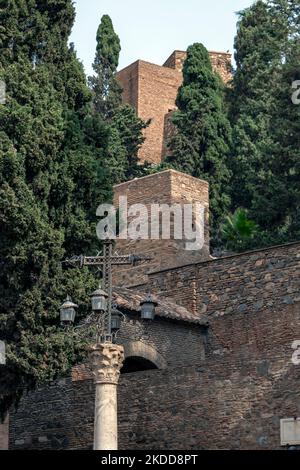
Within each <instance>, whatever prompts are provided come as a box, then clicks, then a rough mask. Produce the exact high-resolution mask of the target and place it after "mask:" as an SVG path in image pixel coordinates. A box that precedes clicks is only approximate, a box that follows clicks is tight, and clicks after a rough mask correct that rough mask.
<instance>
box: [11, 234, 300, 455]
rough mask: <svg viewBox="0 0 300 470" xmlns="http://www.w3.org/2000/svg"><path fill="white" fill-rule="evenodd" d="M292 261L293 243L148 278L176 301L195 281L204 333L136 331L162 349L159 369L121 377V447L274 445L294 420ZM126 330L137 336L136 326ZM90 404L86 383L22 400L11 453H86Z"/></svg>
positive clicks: (158, 325) (299, 409) (159, 328)
mask: <svg viewBox="0 0 300 470" xmlns="http://www.w3.org/2000/svg"><path fill="white" fill-rule="evenodd" d="M299 263H300V243H297V244H296V243H295V244H290V245H286V246H280V247H273V248H270V249H265V250H260V251H256V252H251V253H245V254H242V255H237V256H233V257H228V258H225V259H218V260H212V261H209V262H204V263H200V264H196V265H190V266H186V267H181V268H180V269H179V268H176V269H169V270H167V271H164V273H162V272H156V273H153V274H152V275H150V282H151V284H152V288H156V289H157V291H160V292H164V293H165V295H166V296H172V297H174V298H176V299H177V301H178V303H179V302H182V303H183V304H185V305H189V300H188V297H189V295H190V294H191V287H190V284H191V283H193V286H194V287H193V288H192V289H194V288H195V285H196V289H197V296H198V297H197V303H198V307H199V314H200V310H201V306H202V311H203V312H204V311H205V313H206V314H207V315H208V317H209V320H210V327H209V329H208V331H207V332H206V335H205V337H203V331H202V332H201V333H200V330H199V328H198V327H192V326H189V325H187V324H186V325H185V326H184V328H183V329H182V327H180V328H178V326H179V325H180V324H179V323H176V322H168V321H167V320H165V321H162V320H160V319H156V321H155V322H154V323H153V324H152V326H151V332H150V333H149V332H148V333H146V334H145V332H143V335H144V336H143V341H145V342H148V341H149V344H151V345H152V346H154V347H155V348H160V344H161V345H162V344H164V346H163V347H164V348H166V349H165V350H164V351H163V349H160V353H161V354H163V355H165V357H166V358H168V365H167V367H166V368H165V369H159V370H157V369H156V370H148V371H141V372H135V373H131V374H124V375H122V376H121V380H120V385H119V397H118V403H119V440H120V449H280V419H281V418H292V417H294V416H299V415H300V401H299V379H300V366H296V365H294V364H293V363H292V361H291V357H292V352H293V350H292V348H291V345H292V342H293V341H294V340H299V339H300V308H299V306H300V303H299V302H300V299H299V284H300V283H299V273H300V270H299ZM195 282H196V284H195ZM204 305H205V306H206V307H205V308H204ZM130 328H133V330H132V331H130V332H128V334H129V336H133V337H134V339H137V337H138V336H140V332H139V331H140V330H139V329H140V326H139V324H138V322H136V323H132V324H130ZM197 328H198V329H197ZM159 335H160V336H159ZM178 335H179V336H178ZM190 339H191V343H190V344H191V348H189V346H188V345H189V340H190ZM204 339H205V341H204ZM198 340H199V342H198ZM203 341H204V343H203ZM197 343H198V344H199V349H198V350H197ZM201 345H202V346H201ZM203 345H204V346H205V360H204V357H203V349H202V348H203ZM93 400H94V388H93V384H92V382H91V381H89V380H85V381H79V382H78V381H76V382H73V383H72V382H71V380H70V379H67V380H64V381H61V382H58V383H57V384H53V385H52V386H51V387H50V388H45V389H42V390H38V391H36V392H34V393H33V394H30V395H28V396H25V397H24V399H23V400H22V402H21V404H20V407H19V410H18V412H17V414H16V415H14V416H12V425H11V430H10V443H11V447H12V448H22V447H26V448H30V447H33V448H89V447H90V446H91V443H92V435H93V432H92V430H93Z"/></svg>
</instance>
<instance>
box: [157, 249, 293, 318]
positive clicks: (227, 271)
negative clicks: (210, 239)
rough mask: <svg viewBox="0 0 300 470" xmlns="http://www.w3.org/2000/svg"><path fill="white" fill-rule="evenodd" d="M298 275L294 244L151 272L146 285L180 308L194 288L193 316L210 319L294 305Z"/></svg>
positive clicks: (245, 314)
mask: <svg viewBox="0 0 300 470" xmlns="http://www.w3.org/2000/svg"><path fill="white" fill-rule="evenodd" d="M299 277H300V243H292V244H288V245H283V246H279V247H272V248H266V249H265V250H257V251H254V252H250V253H243V254H240V255H234V256H229V257H226V258H219V259H212V260H209V261H207V262H202V263H196V264H193V265H191V264H189V265H186V266H182V267H178V268H174V269H169V270H162V271H157V272H153V273H150V274H149V282H150V283H151V284H152V286H153V288H155V290H156V291H157V292H159V293H163V294H164V296H165V297H171V298H172V299H173V300H174V299H175V300H176V301H177V302H178V303H180V304H182V305H184V306H188V305H189V299H190V297H191V294H192V292H194V287H192V286H194V284H195V285H196V295H197V308H198V310H199V312H200V313H205V314H207V315H209V316H210V317H213V318H216V317H223V316H224V315H228V314H238V313H243V314H244V316H249V315H250V314H251V313H255V312H260V311H265V310H270V311H273V310H274V308H275V306H281V307H283V306H285V305H293V304H298V305H300V290H299ZM193 283H194V284H193ZM178 287H180V290H179V289H178Z"/></svg>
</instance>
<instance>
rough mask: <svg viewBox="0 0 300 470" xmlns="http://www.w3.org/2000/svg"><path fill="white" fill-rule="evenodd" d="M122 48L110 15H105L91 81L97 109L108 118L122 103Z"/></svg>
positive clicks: (101, 24)
mask: <svg viewBox="0 0 300 470" xmlns="http://www.w3.org/2000/svg"><path fill="white" fill-rule="evenodd" d="M120 50H121V46H120V39H119V37H118V35H117V34H116V33H115V31H114V27H113V24H112V21H111V19H110V17H109V16H108V15H103V16H102V18H101V22H100V25H99V28H98V31H97V47H96V56H95V61H94V64H93V69H94V71H95V75H94V76H93V77H90V79H89V83H90V86H91V88H92V90H93V92H94V106H95V110H96V111H97V112H98V113H100V114H101V115H103V116H104V118H106V119H107V118H110V117H112V115H113V114H114V112H115V111H116V109H118V107H119V106H120V105H121V93H122V88H121V87H120V85H119V83H118V81H117V78H116V72H117V67H118V64H119V54H120Z"/></svg>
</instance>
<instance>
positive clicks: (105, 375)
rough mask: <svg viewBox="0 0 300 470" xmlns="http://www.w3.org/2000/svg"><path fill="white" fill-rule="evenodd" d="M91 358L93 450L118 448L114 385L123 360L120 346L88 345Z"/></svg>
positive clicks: (109, 344) (115, 386) (115, 388)
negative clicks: (93, 419)
mask: <svg viewBox="0 0 300 470" xmlns="http://www.w3.org/2000/svg"><path fill="white" fill-rule="evenodd" d="M90 361H91V367H92V372H93V375H94V382H95V385H96V399H95V424H94V450H117V449H118V421H117V384H118V380H119V376H120V369H121V367H122V363H123V361H124V349H123V346H118V345H116V344H112V343H103V344H96V345H94V346H91V347H90Z"/></svg>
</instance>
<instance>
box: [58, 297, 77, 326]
mask: <svg viewBox="0 0 300 470" xmlns="http://www.w3.org/2000/svg"><path fill="white" fill-rule="evenodd" d="M77 307H78V305H76V304H74V303H73V302H72V300H71V297H69V296H67V298H66V300H65V302H64V303H63V304H62V305H61V307H60V323H61V325H64V326H67V325H72V324H73V323H74V321H75V315H76V312H75V308H77Z"/></svg>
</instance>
